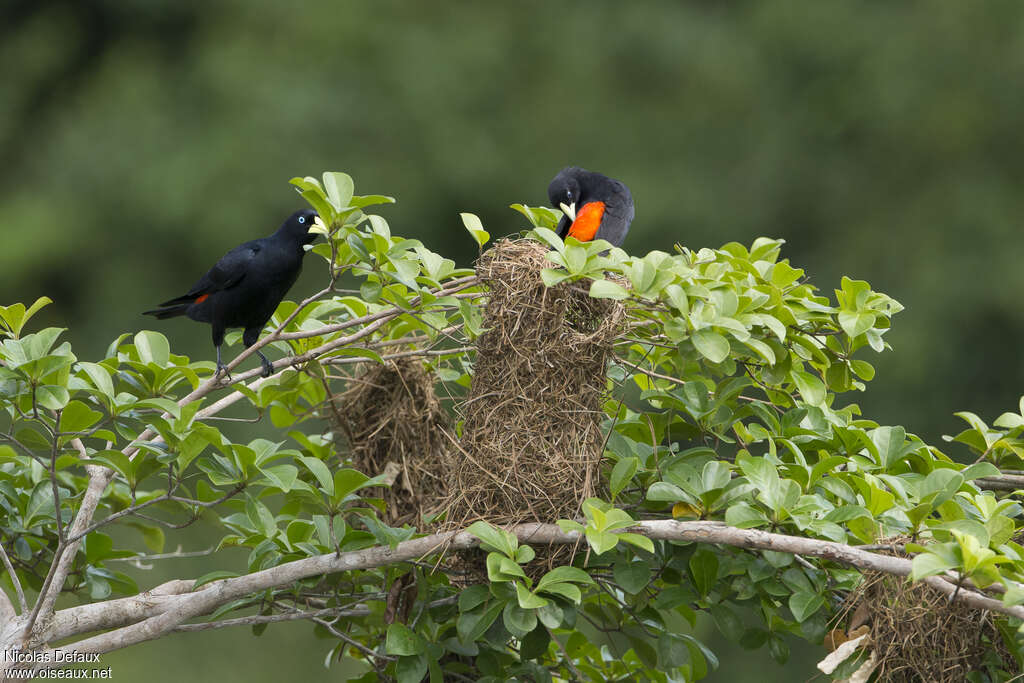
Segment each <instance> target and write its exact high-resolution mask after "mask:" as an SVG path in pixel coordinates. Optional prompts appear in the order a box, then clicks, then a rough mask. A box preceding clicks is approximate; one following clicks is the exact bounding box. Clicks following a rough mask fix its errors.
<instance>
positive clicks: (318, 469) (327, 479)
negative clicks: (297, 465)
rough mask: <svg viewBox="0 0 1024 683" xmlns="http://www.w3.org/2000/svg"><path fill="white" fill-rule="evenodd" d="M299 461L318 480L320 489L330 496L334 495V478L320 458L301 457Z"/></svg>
mask: <svg viewBox="0 0 1024 683" xmlns="http://www.w3.org/2000/svg"><path fill="white" fill-rule="evenodd" d="M299 460H301V461H302V464H303V465H305V466H306V469H308V470H309V471H310V472H311V473H312V474H313V476H314V477H316V480H317V481H318V482H320V487H321V488H322V489H323V490H324V492H325V493H327V495H328V496H333V495H334V477H332V476H331V471H330V470H329V469H327V465H325V464H324V461H323V460H320V459H319V458H313V457H310V456H306V455H303V456H299Z"/></svg>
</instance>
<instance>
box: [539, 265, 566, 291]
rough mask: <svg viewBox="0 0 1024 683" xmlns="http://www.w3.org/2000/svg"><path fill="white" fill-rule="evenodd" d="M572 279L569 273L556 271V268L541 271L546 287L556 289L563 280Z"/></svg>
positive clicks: (542, 280) (541, 277)
mask: <svg viewBox="0 0 1024 683" xmlns="http://www.w3.org/2000/svg"><path fill="white" fill-rule="evenodd" d="M570 277H572V276H571V275H570V274H569V273H566V272H565V271H563V270H556V269H554V268H545V269H544V270H542V271H540V279H541V282H543V283H544V286H545V287H554V286H555V285H557V284H558V283H559V282H562V281H563V280H568V279H569V278H570Z"/></svg>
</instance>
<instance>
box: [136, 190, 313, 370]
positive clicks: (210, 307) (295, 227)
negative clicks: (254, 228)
mask: <svg viewBox="0 0 1024 683" xmlns="http://www.w3.org/2000/svg"><path fill="white" fill-rule="evenodd" d="M316 215H317V214H316V211H313V210H311V209H304V210H302V211H296V212H295V213H293V214H292V215H291V216H290V217H289V218H288V220H286V221H285V222H284V224H282V225H281V227H280V228H278V229H277V232H275V233H274V234H273V235H271V236H270V237H264V238H262V239H258V240H253V241H251V242H246V243H245V244H240V245H238V246H237V247H235V248H234V249H232V250H231V251H229V252H228V253H226V254H224V256H223V257H222V258H221V260H219V261H217V264H216V265H214V267H213V268H210V270H209V272H207V273H206V275H204V276H202V277H201V278H199V281H198V282H197V283H195V284H194V285H192V289H190V290H188V294H185V295H184V296H179V297H177V298H174V299H170V300H169V301H165V302H163V303H162V304H160V308H156V309H153V310H152V311H144V313H143V314H144V315H153V316H156V317H157V318H160V319H163V318H173V317H175V316H178V315H187V316H188V317H190V318H192V319H193V320H197V321H199V322H201V323H210V325H211V326H212V327H213V345H214V346H216V347H217V372H218V373H219V372H220V371H221V370H224V369H225V366H224V364H223V363H222V362H221V360H220V345H221V344H223V343H224V330H226V329H227V328H229V327H242V328H245V331H244V332H243V333H242V341H243V342H245V345H246V346H247V347H249V346H252V345H253V344H255V343H256V340H257V339H259V336H260V332H262V331H263V326H264V325H266V324H267V321H268V320H270V317H271V316H272V315H274V310H275V309H276V308H277V305H278V304H279V303H281V299H283V298H284V295H285V294H287V293H288V290H289V289H290V288H291V286H292V285H293V284H295V280H296V278H298V277H299V272H300V271H301V270H302V257H303V256H305V250H304V249H303V248H302V247H303V245H306V244H309V243H310V242H312V241H313V240H314V239H316V234H315V233H310V232H309V228H310V227H311V226H312V225H313V219H314V218H316ZM256 353H257V354H259V357H260V361H261V362H262V363H263V376H264V377H269V376H270V373H271V372H273V366H272V365H271V364H270V361H268V360H267V357H266V356H264V355H263V354H262V353H261V352H259V351H257V352H256Z"/></svg>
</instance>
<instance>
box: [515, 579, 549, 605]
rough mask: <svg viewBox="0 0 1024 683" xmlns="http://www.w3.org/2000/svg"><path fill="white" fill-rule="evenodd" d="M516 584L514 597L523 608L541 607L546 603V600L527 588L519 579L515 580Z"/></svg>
mask: <svg viewBox="0 0 1024 683" xmlns="http://www.w3.org/2000/svg"><path fill="white" fill-rule="evenodd" d="M515 586H516V599H517V600H518V601H519V606H520V607H522V608H523V609H536V608H538V607H543V606H544V605H547V604H548V601H547V600H545V599H544V598H542V597H540V596H539V595H537V594H535V593H533V592H531V591H530V589H529V588H527V587H526V586H524V585H523V584H522V583H520V582H519V581H516V582H515Z"/></svg>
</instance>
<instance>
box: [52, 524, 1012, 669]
mask: <svg viewBox="0 0 1024 683" xmlns="http://www.w3.org/2000/svg"><path fill="white" fill-rule="evenodd" d="M511 531H513V532H514V533H515V534H516V536H517V537H518V538H519V539H520V541H522V542H524V543H535V544H569V543H577V542H579V540H580V535H579V534H578V533H577V532H570V533H566V532H563V531H562V530H561V529H559V528H558V527H557V526H556V525H554V524H522V525H519V526H516V527H513V528H512V529H511ZM626 531H631V532H633V533H639V534H642V535H644V536H647V537H648V538H652V539H657V540H667V541H683V542H693V543H711V544H719V545H728V546H733V547H738V548H746V549H751V550H772V551H775V552H783V553H789V554H800V555H803V556H804V557H817V558H820V559H823V560H828V561H832V562H836V563H839V564H844V565H848V566H852V567H857V568H859V569H862V570H873V571H879V572H884V573H887V574H893V575H896V576H907V575H909V574H910V572H911V568H912V564H911V561H910V560H909V559H906V558H902V557H893V556H890V555H879V554H876V553H872V552H869V551H865V550H862V549H859V548H855V547H853V546H848V545H844V544H842V543H835V542H833V541H824V540H818V539H812V538H803V537H799V536H787V535H784V534H777V533H771V532H767V531H760V530H757V529H737V528H735V527H730V526H726V525H725V524H722V523H719V522H681V521H676V520H650V521H643V522H639V523H638V524H637V525H636V526H634V527H631V528H630V529H627V530H626ZM479 543H480V542H479V540H478V539H477V538H476V536H473V535H472V534H469V533H467V532H464V531H453V532H447V533H441V534H433V535H430V536H423V537H421V538H417V539H413V540H410V541H405V542H403V543H399V544H398V545H397V546H396V547H395V548H394V549H392V548H390V547H386V546H378V547H374V548H367V549H364V550H357V551H351V552H345V553H340V554H336V553H328V554H326V555H318V556H314V557H309V558H304V559H301V560H295V561H293V562H288V563H285V564H282V565H278V566H276V567H272V568H270V569H265V570H262V571H259V572H254V573H252V574H248V575H246V576H240V577H235V578H230V579H222V580H220V581H215V582H213V583H211V584H209V585H207V586H204V587H203V588H201V589H200V590H198V591H196V592H188V590H189V588H190V587H191V585H192V584H191V582H188V581H177V582H171V583H170V584H165V585H164V586H163V587H161V588H162V589H163V590H159V589H154V590H153V591H150V592H149V593H144V594H142V595H139V596H135V597H131V598H122V599H120V600H111V601H107V602H104V603H93V604H89V605H82V606H79V607H72V608H69V609H65V610H61V611H60V612H58V613H57V614H56V615H54V618H53V622H52V623H53V627H52V628H51V629H50V632H49V634H48V635H49V636H50V639H52V640H56V639H60V638H67V637H71V636H74V635H82V634H85V633H88V632H91V631H97V630H102V629H108V628H114V629H115V630H113V631H109V632H106V633H102V634H99V635H96V636H92V637H90V638H86V639H84V640H81V641H78V642H77V643H75V644H74V649H75V650H77V651H79V652H98V653H103V652H110V651H112V650H117V649H120V648H123V647H127V646H129V645H134V644H136V643H140V642H144V641H147V640H152V639H154V638H159V637H160V636H162V635H164V634H166V633H169V632H172V631H175V630H179V629H178V627H179V626H180V625H182V624H183V623H184V622H185V621H186V620H188V619H191V618H194V617H198V616H201V615H203V614H208V613H210V612H212V611H213V610H215V609H216V608H217V607H219V606H220V605H223V604H225V603H227V602H229V601H231V600H236V599H239V598H242V597H245V596H247V595H251V594H254V593H258V592H260V591H263V590H267V589H269V588H275V587H281V586H287V585H291V584H292V583H294V582H295V581H298V580H300V579H304V578H307V577H311V576H319V575H323V574H330V573H334V572H343V571H352V570H360V569H371V568H374V567H381V566H385V565H392V564H397V563H401V562H408V561H412V560H418V559H420V558H422V557H424V556H426V555H430V554H434V553H437V552H440V551H446V550H449V549H459V548H472V547H475V546H478V545H479ZM923 581H924V582H925V583H927V584H928V585H930V586H932V587H933V588H935V589H937V590H939V591H940V592H942V593H943V594H945V595H950V596H952V595H955V596H956V597H955V599H956V600H958V601H960V602H963V603H964V604H966V605H969V606H971V607H974V608H977V609H984V610H989V611H994V612H999V613H1002V614H1007V615H1010V616H1013V617H1016V618H1019V619H1020V618H1024V607H1022V606H1007V605H1004V604H1003V603H1002V602H1001V601H999V600H996V599H993V598H990V597H988V596H986V595H983V594H981V593H979V592H977V591H974V590H970V589H969V588H966V587H963V586H961V587H960V589H959V590H957V587H956V586H955V585H954V584H953V583H951V582H950V581H949V580H947V579H945V578H943V577H940V576H931V577H928V578H925V579H923ZM158 590H159V592H158ZM183 630H189V629H183Z"/></svg>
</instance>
